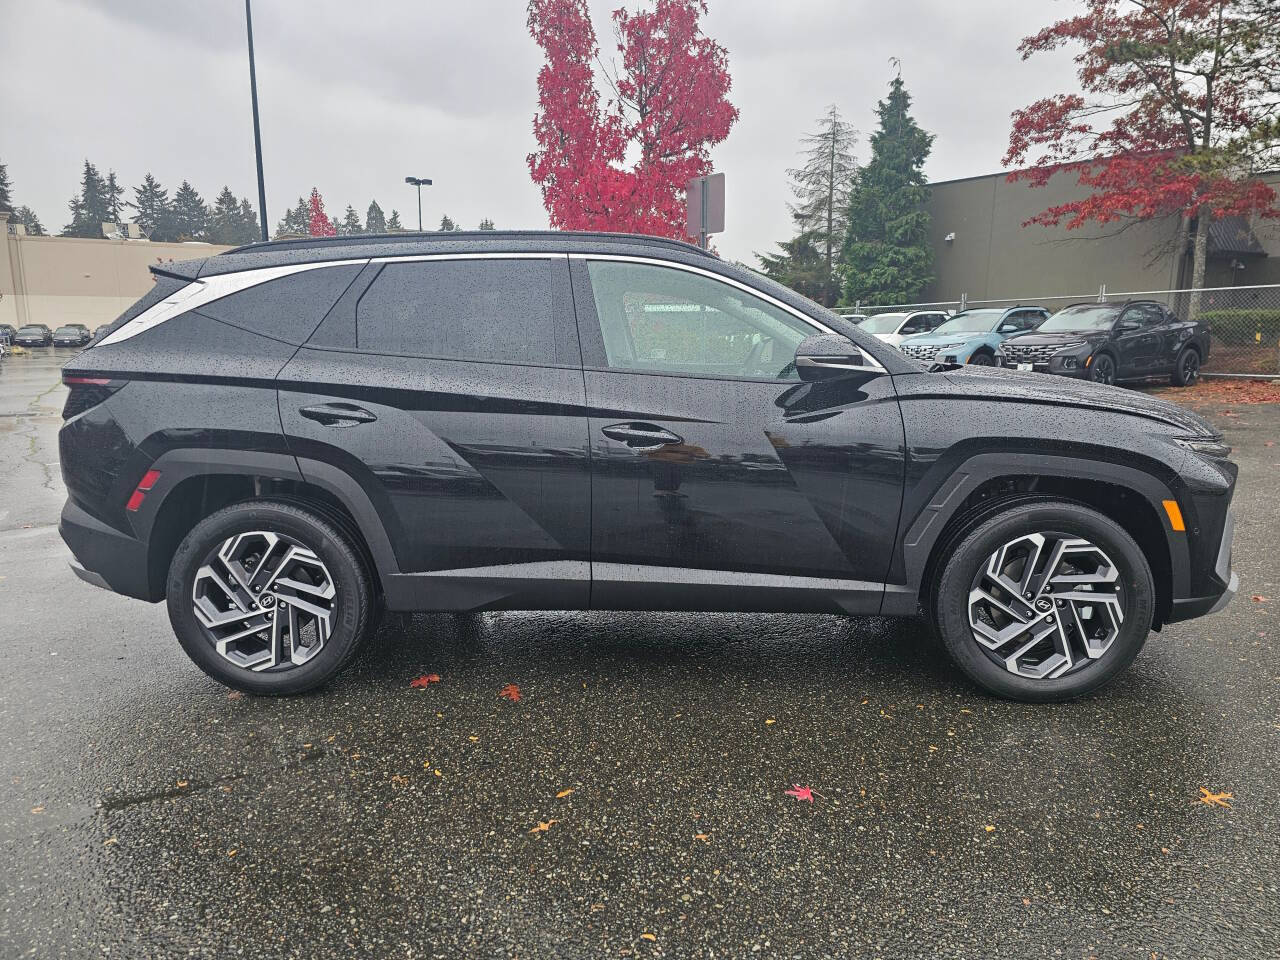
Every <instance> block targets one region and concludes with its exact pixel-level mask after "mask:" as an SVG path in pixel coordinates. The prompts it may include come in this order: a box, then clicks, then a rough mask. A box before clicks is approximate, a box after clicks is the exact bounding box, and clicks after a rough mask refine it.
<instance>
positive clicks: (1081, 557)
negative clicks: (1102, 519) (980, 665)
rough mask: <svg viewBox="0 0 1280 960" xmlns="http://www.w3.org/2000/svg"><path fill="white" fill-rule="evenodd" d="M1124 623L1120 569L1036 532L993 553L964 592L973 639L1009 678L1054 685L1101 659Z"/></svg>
mask: <svg viewBox="0 0 1280 960" xmlns="http://www.w3.org/2000/svg"><path fill="white" fill-rule="evenodd" d="M1123 623H1124V590H1123V586H1122V584H1121V583H1120V572H1119V568H1117V567H1116V565H1115V563H1114V562H1113V561H1112V560H1111V558H1110V557H1108V556H1107V554H1106V553H1105V552H1104V551H1103V550H1102V548H1101V547H1099V546H1097V545H1096V544H1094V543H1091V542H1090V541H1088V540H1085V539H1082V538H1080V537H1078V536H1073V535H1070V534H1065V533H1056V532H1036V533H1028V534H1024V535H1022V536H1019V537H1017V538H1015V539H1013V540H1010V541H1008V542H1007V543H1005V544H1003V545H1002V546H1001V547H1000V548H999V549H997V550H996V551H995V552H993V553H992V554H991V555H990V556H989V557H987V559H986V561H985V562H984V563H983V564H982V566H981V567H980V568H979V570H978V572H977V573H976V574H975V575H974V578H973V583H972V585H971V588H970V591H969V627H970V629H971V631H972V633H973V639H974V640H975V641H977V643H978V644H979V646H980V647H981V648H982V650H983V651H984V652H985V653H986V654H987V656H989V657H990V658H991V659H992V660H994V661H995V662H996V663H998V664H1000V665H1001V666H1003V667H1004V668H1005V669H1006V670H1008V671H1009V672H1010V673H1013V674H1016V675H1018V676H1021V677H1027V678H1029V679H1032V680H1052V679H1056V678H1058V677H1062V676H1065V675H1066V674H1069V673H1074V672H1076V671H1078V670H1083V669H1085V668H1087V667H1088V666H1089V665H1090V664H1091V663H1093V662H1095V661H1097V660H1099V659H1101V658H1102V657H1103V656H1105V655H1106V653H1107V651H1108V650H1109V649H1110V647H1111V645H1112V643H1114V642H1115V639H1116V637H1117V636H1119V634H1120V628H1121V626H1122V624H1123Z"/></svg>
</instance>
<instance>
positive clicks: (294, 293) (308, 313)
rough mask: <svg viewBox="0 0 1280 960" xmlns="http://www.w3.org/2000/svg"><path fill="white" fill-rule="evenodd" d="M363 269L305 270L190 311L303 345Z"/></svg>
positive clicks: (343, 266)
mask: <svg viewBox="0 0 1280 960" xmlns="http://www.w3.org/2000/svg"><path fill="white" fill-rule="evenodd" d="M363 266H364V264H363V263H354V264H341V265H338V266H333V267H319V268H317V269H315V270H304V271H302V272H301V273H293V274H290V275H289V276H286V277H280V278H278V279H276V280H268V281H267V282H266V283H260V284H258V285H257V286H253V287H249V288H248V289H247V290H241V291H240V292H238V293H233V294H230V295H229V296H226V297H223V298H222V299H220V300H214V301H213V302H212V303H206V304H205V305H204V306H201V307H198V308H197V309H196V310H194V311H193V312H194V313H198V314H200V315H201V316H205V317H212V318H213V319H214V320H221V321H222V322H223V323H229V324H231V325H232V326H234V327H239V328H240V329H242V330H248V331H250V332H252V333H259V334H262V335H263V336H264V337H271V338H273V339H275V340H283V341H284V342H285V343H292V344H302V343H305V342H306V340H307V338H308V337H309V336H311V333H312V331H313V330H315V328H316V327H317V326H319V324H320V321H321V320H323V319H324V315H325V314H326V313H328V312H329V310H330V308H331V307H332V306H333V305H334V304H335V303H337V301H338V298H339V297H340V296H342V293H343V291H344V290H346V289H347V287H348V286H350V284H351V281H352V280H354V279H355V278H356V274H357V273H359V272H360V270H361V268H362V267H363Z"/></svg>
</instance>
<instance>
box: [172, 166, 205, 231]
mask: <svg viewBox="0 0 1280 960" xmlns="http://www.w3.org/2000/svg"><path fill="white" fill-rule="evenodd" d="M173 220H174V228H175V229H176V230H177V232H178V237H177V239H179V240H206V239H208V236H209V208H208V207H207V206H205V202H204V200H202V199H201V198H200V194H199V193H197V192H196V188H195V187H193V186H191V184H190V183H188V182H187V181H186V180H183V181H182V185H181V186H180V187H178V191H177V193H175V194H174V195H173Z"/></svg>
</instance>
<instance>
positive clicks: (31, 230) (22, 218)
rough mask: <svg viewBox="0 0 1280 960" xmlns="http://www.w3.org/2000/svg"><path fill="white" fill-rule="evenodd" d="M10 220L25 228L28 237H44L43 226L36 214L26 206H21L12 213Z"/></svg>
mask: <svg viewBox="0 0 1280 960" xmlns="http://www.w3.org/2000/svg"><path fill="white" fill-rule="evenodd" d="M10 219H11V220H13V221H15V222H17V223H20V224H22V225H23V226H24V227H26V228H27V235H28V236H32V237H43V236H44V235H45V234H44V224H43V223H41V222H40V218H39V217H37V216H36V212H35V211H34V210H32V209H31V208H30V207H28V206H25V205H23V206H21V207H19V208H18V209H17V210H15V211H13V216H12V217H11V218H10Z"/></svg>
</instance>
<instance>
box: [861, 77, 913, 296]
mask: <svg viewBox="0 0 1280 960" xmlns="http://www.w3.org/2000/svg"><path fill="white" fill-rule="evenodd" d="M910 106H911V97H910V95H909V94H908V93H907V91H906V88H905V87H904V86H903V84H902V78H901V77H895V78H894V80H893V83H892V84H891V85H890V90H889V96H888V98H886V99H885V100H882V101H880V103H879V104H878V105H877V107H876V112H877V113H878V114H879V117H880V124H879V129H877V130H876V132H875V133H874V134H872V136H871V160H870V162H869V163H867V165H866V166H865V167H863V168H862V169H861V170H859V171H858V174H857V176H856V177H855V178H854V184H853V191H852V194H851V196H850V200H849V214H848V220H849V229H848V233H847V234H846V236H845V242H844V250H843V253H842V257H841V260H842V273H843V277H844V300H845V303H855V302H859V301H860V302H862V303H884V304H890V303H910V302H911V301H912V300H915V299H916V298H917V297H919V296H920V294H921V292H922V291H923V290H924V288H925V287H926V286H927V285H928V284H929V282H930V281H931V280H932V279H933V250H932V248H931V247H930V246H929V238H928V232H929V214H928V213H927V212H926V211H925V209H924V205H925V202H926V201H927V200H928V199H929V188H928V186H926V184H925V178H924V162H925V160H926V159H928V156H929V151H930V150H931V149H932V146H933V134H930V133H926V132H925V131H923V130H921V129H920V127H919V126H918V125H917V124H916V122H915V120H914V119H912V117H911V114H910V113H908V110H909V109H910Z"/></svg>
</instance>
